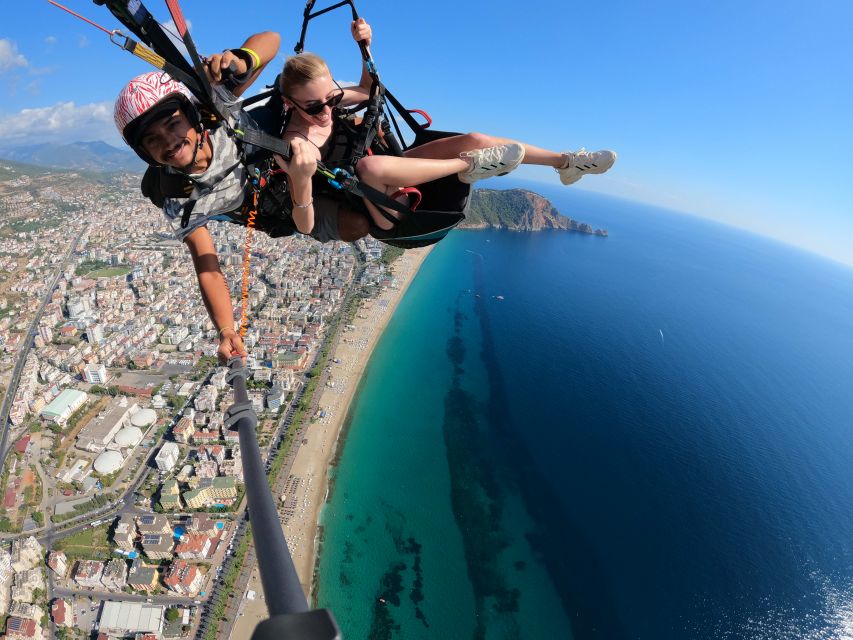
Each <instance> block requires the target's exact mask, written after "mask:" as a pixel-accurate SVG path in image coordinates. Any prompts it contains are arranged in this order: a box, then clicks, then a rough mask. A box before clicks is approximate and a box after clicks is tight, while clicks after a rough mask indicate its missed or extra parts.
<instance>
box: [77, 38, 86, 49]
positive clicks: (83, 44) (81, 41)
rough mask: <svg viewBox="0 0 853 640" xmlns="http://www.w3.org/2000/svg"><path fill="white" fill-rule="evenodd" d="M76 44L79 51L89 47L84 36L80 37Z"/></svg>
mask: <svg viewBox="0 0 853 640" xmlns="http://www.w3.org/2000/svg"><path fill="white" fill-rule="evenodd" d="M77 44H78V45H79V47H80V48H81V49H84V48H86V47H88V46H89V38H87V37H86V36H80V39H79V40H78V41H77Z"/></svg>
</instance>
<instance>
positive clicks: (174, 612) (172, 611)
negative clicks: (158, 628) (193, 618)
mask: <svg viewBox="0 0 853 640" xmlns="http://www.w3.org/2000/svg"><path fill="white" fill-rule="evenodd" d="M180 617H181V612H180V611H178V609H177V608H176V607H170V608H169V609H166V620H168V621H169V622H174V621H175V620H177V619H178V618H180Z"/></svg>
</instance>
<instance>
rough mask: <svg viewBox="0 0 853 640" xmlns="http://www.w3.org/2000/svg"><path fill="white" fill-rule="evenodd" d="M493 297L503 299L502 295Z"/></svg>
mask: <svg viewBox="0 0 853 640" xmlns="http://www.w3.org/2000/svg"><path fill="white" fill-rule="evenodd" d="M495 299H496V300H503V299H504V297H503V296H495Z"/></svg>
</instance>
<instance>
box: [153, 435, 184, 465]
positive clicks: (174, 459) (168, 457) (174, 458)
mask: <svg viewBox="0 0 853 640" xmlns="http://www.w3.org/2000/svg"><path fill="white" fill-rule="evenodd" d="M180 457H181V448H180V447H179V446H178V445H177V444H175V443H174V442H167V443H165V444H164V445H163V446H162V447H161V448H160V451H158V452H157V457H155V458H154V462H155V463H156V464H157V468H158V469H159V470H160V471H161V472H162V473H168V472H169V471H171V470H172V469H174V468H175V465H176V464H178V460H179V459H180Z"/></svg>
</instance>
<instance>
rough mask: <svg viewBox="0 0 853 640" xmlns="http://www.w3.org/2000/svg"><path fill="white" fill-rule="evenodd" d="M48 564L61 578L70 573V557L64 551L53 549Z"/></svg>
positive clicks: (48, 557)
mask: <svg viewBox="0 0 853 640" xmlns="http://www.w3.org/2000/svg"><path fill="white" fill-rule="evenodd" d="M47 566H48V567H50V568H51V569H52V570H53V572H54V573H55V574H56V575H58V576H59V577H60V578H64V577H65V574H66V573H68V558H67V557H66V556H65V554H64V553H62V551H51V552H50V553H49V554H48V556H47Z"/></svg>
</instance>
